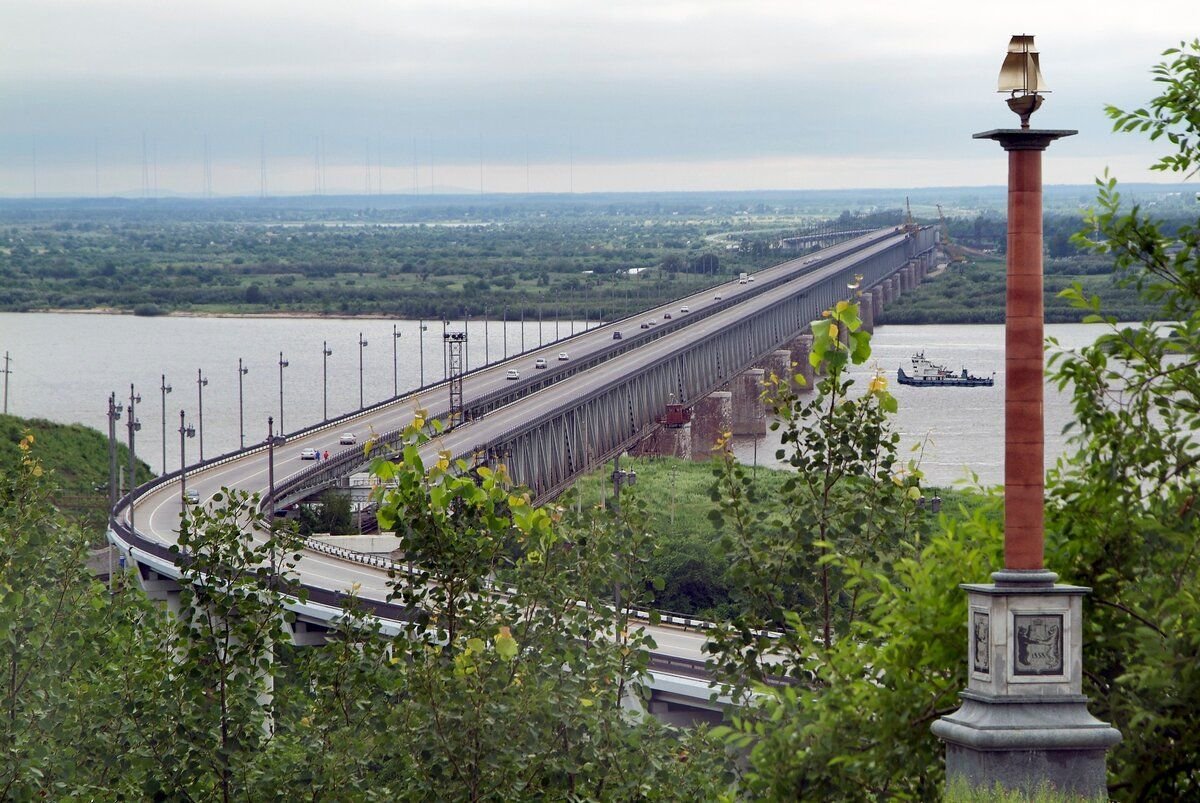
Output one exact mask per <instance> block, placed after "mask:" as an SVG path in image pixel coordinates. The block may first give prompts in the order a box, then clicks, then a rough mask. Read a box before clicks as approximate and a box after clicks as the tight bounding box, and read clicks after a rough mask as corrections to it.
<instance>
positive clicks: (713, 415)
mask: <svg viewBox="0 0 1200 803" xmlns="http://www.w3.org/2000/svg"><path fill="white" fill-rule="evenodd" d="M732 431H733V394H732V393H730V392H729V391H727V390H718V391H716V392H715V393H710V394H708V395H707V396H705V397H704V398H703V399H701V400H700V401H698V402H696V406H695V407H693V408H692V459H693V460H698V461H701V462H703V461H706V460H708V459H709V458H710V457H712V451H713V447H714V446H715V445H716V443H717V441H718V440H720V439H721V438H722V437H723V436H724V435H725V433H726V432H732Z"/></svg>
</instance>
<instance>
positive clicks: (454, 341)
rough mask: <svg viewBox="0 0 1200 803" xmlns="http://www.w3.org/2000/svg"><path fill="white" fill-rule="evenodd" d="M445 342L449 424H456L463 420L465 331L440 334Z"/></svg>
mask: <svg viewBox="0 0 1200 803" xmlns="http://www.w3.org/2000/svg"><path fill="white" fill-rule="evenodd" d="M442 338H443V339H444V340H445V342H446V364H447V365H448V366H449V371H448V373H449V375H450V416H449V418H450V426H452V427H453V426H457V425H458V424H461V423H463V421H464V420H465V418H464V414H463V374H464V373H465V371H464V370H463V349H464V347H465V346H466V343H467V333H466V332H446V334H444V335H442Z"/></svg>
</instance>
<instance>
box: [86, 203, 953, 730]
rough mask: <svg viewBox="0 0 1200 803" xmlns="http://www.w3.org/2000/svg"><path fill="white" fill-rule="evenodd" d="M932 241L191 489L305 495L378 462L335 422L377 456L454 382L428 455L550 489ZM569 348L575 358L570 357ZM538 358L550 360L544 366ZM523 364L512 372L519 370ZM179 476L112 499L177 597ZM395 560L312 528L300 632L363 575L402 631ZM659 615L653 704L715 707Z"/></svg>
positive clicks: (432, 390) (701, 666)
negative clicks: (392, 584)
mask: <svg viewBox="0 0 1200 803" xmlns="http://www.w3.org/2000/svg"><path fill="white" fill-rule="evenodd" d="M935 244H936V234H935V232H934V231H933V230H932V229H930V228H916V227H912V228H903V227H901V228H894V229H883V230H878V231H873V232H870V233H867V234H864V235H861V236H858V237H855V238H853V239H851V240H848V241H846V242H843V243H840V244H838V245H836V246H833V247H830V248H827V249H825V250H823V251H820V252H817V253H815V254H811V255H808V256H804V257H800V258H797V259H794V260H790V261H787V262H784V263H782V264H780V265H777V266H775V267H772V268H769V269H766V270H763V271H760V272H758V273H756V274H754V275H753V279H752V280H751V278H750V277H747V278H746V279H745V280H737V279H735V280H733V281H731V282H727V283H725V284H723V285H719V286H717V287H714V288H710V289H709V290H706V291H704V292H700V293H695V294H693V295H691V296H688V297H686V298H681V299H678V300H676V301H674V302H671V303H669V304H664V305H662V306H660V307H657V308H655V309H651V310H647V311H645V312H641V313H638V314H636V315H633V316H630V317H628V318H625V319H622V320H619V321H613V322H610V323H607V324H604V325H602V326H600V327H598V328H595V329H591V330H589V331H587V332H584V333H581V334H578V335H575V336H572V337H569V338H565V339H563V340H561V341H558V342H556V343H553V344H550V345H549V346H546V347H544V348H542V349H535V350H531V351H529V352H526V353H523V354H521V355H518V356H516V357H512V358H510V359H508V360H505V361H503V362H499V363H495V364H492V365H488V366H485V367H483V368H479V369H475V370H473V371H471V372H470V373H468V374H465V375H463V376H461V377H459V378H457V379H455V378H453V377H452V379H451V382H450V383H440V384H437V385H434V386H431V387H427V388H422V389H420V390H418V391H416V392H413V393H409V394H405V395H402V396H400V397H397V398H395V399H391V400H389V401H387V402H384V403H381V404H378V405H375V406H373V407H371V408H368V409H366V410H363V411H359V412H356V413H353V414H351V415H348V416H344V417H342V418H339V419H335V420H333V421H329V422H323V423H321V424H319V425H316V426H313V427H309V428H306V429H303V430H300V431H299V432H295V433H292V434H290V435H289V436H288V437H287V440H286V442H285V443H284V444H282V445H279V446H277V447H275V449H274V465H273V466H268V465H267V457H268V455H267V453H268V449H267V447H266V446H265V445H257V446H253V447H251V448H248V449H245V450H240V451H236V452H233V453H230V454H227V455H222V456H220V457H217V458H213V459H210V460H208V461H205V462H203V463H201V464H199V465H195V466H191V467H189V468H188V469H187V471H186V474H187V477H186V480H187V487H188V488H189V489H190V490H194V491H196V492H197V493H198V494H199V496H200V499H201V500H206V499H209V498H211V496H212V495H213V494H214V493H215V492H216V491H217V490H218V489H219V488H221V487H223V486H228V487H236V488H240V489H243V490H246V491H251V492H258V493H260V494H261V495H262V497H263V499H264V501H263V504H264V506H269V507H268V509H273V508H276V507H280V506H287V505H290V504H292V503H295V502H298V501H300V500H303V499H306V498H309V497H311V496H313V495H314V494H316V493H318V492H320V491H321V490H322V489H324V488H326V487H329V486H331V485H334V484H336V483H338V482H340V481H344V479H345V478H346V477H348V476H349V475H351V474H353V473H355V472H357V471H360V470H362V469H363V468H364V467H365V465H366V464H367V463H368V462H369V459H368V457H367V456H364V454H363V450H362V447H361V446H342V445H340V444H339V443H338V441H339V435H340V433H343V432H346V431H353V432H356V433H358V434H359V436H360V438H362V439H365V438H366V437H367V435H368V434H369V433H370V434H372V435H373V438H374V441H375V443H376V446H375V450H376V453H384V452H386V450H387V448H388V447H389V446H390V445H392V444H394V443H396V442H397V440H398V439H399V437H400V433H401V432H402V431H403V429H404V428H405V427H406V426H407V425H408V424H409V423H411V421H412V418H413V411H414V409H416V408H422V409H425V410H427V411H428V413H429V416H430V417H431V418H443V419H446V418H449V416H450V414H451V412H452V410H451V393H450V389H449V387H448V386H450V385H452V384H453V383H454V382H457V383H458V387H457V397H456V399H455V407H456V409H455V410H454V411H453V412H455V413H456V414H457V416H456V419H455V420H456V421H457V422H458V423H457V424H456V425H455V426H453V427H451V428H450V429H449V430H448V431H446V432H445V433H443V434H442V435H440V436H439V437H436V438H434V439H433V440H431V441H430V442H429V443H428V444H426V446H425V447H424V455H423V457H432V456H434V455H436V454H437V453H438V452H441V451H449V452H450V453H451V454H452V455H453V456H454V457H456V458H459V457H461V458H465V459H467V460H468V461H470V462H471V463H474V464H482V463H494V462H503V463H505V464H506V465H507V466H508V469H509V473H510V475H511V476H512V477H513V479H514V480H515V481H517V482H518V483H521V484H524V485H527V486H528V487H529V488H531V489H532V491H533V493H534V495H535V497H536V498H537V499H538V500H541V501H544V500H547V499H550V498H552V497H553V496H554V495H556V494H557V493H560V492H561V491H562V490H563V489H565V488H566V487H567V486H568V485H569V484H570V483H571V482H572V481H573V479H574V478H575V477H577V476H578V475H579V474H581V473H582V472H584V471H586V470H588V469H589V468H591V467H594V466H596V465H598V464H600V463H602V462H604V461H606V460H608V459H610V458H611V457H612V456H614V455H617V454H620V453H621V452H622V451H623V450H625V449H628V448H630V447H631V446H632V445H633V444H635V443H637V442H638V441H641V440H643V439H645V438H647V437H648V436H650V435H651V434H652V433H653V431H654V430H655V429H656V428H657V427H658V424H657V419H658V417H660V416H661V415H662V414H663V412H664V410H665V409H666V405H667V404H668V403H672V402H673V403H676V404H683V405H685V406H689V407H696V408H697V409H699V408H700V407H702V406H703V404H704V403H705V400H706V398H709V396H710V394H712V393H714V391H718V390H720V389H721V388H723V387H730V386H736V385H737V384H738V383H739V381H740V382H741V384H742V385H743V386H746V385H747V383H746V382H745V380H744V377H745V376H746V375H747V372H750V375H751V376H753V369H754V368H755V366H758V365H763V364H768V365H769V364H771V362H770V361H771V359H772V356H773V355H775V354H777V353H778V352H779V350H780V349H781V348H784V347H789V346H790V348H791V350H790V351H789V352H788V354H790V355H791V356H792V357H793V358H795V359H794V361H795V362H796V363H800V364H803V363H804V362H805V359H804V357H805V356H806V349H807V340H806V338H805V336H804V332H805V330H806V328H807V327H808V325H809V323H810V322H811V321H812V320H814V319H816V318H818V317H819V316H820V313H821V311H822V310H824V309H827V308H829V307H830V306H832V305H833V304H834V303H836V302H837V301H838V300H841V299H844V298H847V297H848V296H849V295H850V293H851V291H850V290H849V289H848V285H849V284H852V283H855V284H858V285H859V286H860V287H861V288H863V289H864V292H863V295H862V298H861V306H862V309H863V317H864V322H865V323H868V324H869V322H870V321H871V320H873V318H874V315H875V314H877V312H878V311H879V310H880V309H881V308H882V304H885V303H890V302H891V301H892V300H893V299H894V298H895V297H897V296H898V295H899V294H900V293H902V292H904V291H907V290H908V289H911V288H912V287H913V286H915V285H916V284H917V283H919V281H920V279H921V277H922V276H923V275H924V273H925V272H926V271H927V270H928V269H929V268H930V267H931V266H932V252H933V249H934V246H935ZM858 277H861V278H858ZM651 321H653V322H654V323H653V325H651ZM643 325H644V327H643ZM618 332H619V333H620V337H619V338H617V337H615V336H614V335H615V333H618ZM559 352H566V353H567V355H568V359H566V360H559V359H558V358H557V357H558V354H559ZM539 359H542V360H545V361H546V366H547V367H546V368H536V367H535V364H536V362H535V361H537V360H539ZM512 371H515V372H517V374H518V378H517V379H512V378H509V377H510V376H511V374H510V372H512ZM749 387H750V391H751V392H750V393H748V394H747V393H744V394H742V395H743V396H744V397H747V398H745V399H743V401H745V402H747V403H753V402H755V401H757V393H756V390H757V388H756V387H754V383H749ZM709 445H711V444H709ZM307 448H313V449H317V450H318V451H322V452H323V451H326V450H328V451H329V452H330V454H331V458H330V459H329V460H326V461H320V462H317V463H310V462H301V461H300V459H299V458H300V452H301V450H302V449H307ZM270 475H273V476H274V478H275V484H274V495H273V496H271V495H270V494H269V493H268V491H269V490H270V489H269V479H268V478H269V476H270ZM180 480H181V472H173V473H171V474H167V475H164V476H162V477H159V478H157V479H155V480H153V481H151V482H149V483H146V484H145V485H143V486H140V487H138V488H136V489H134V491H133V492H132V493H131V494H130V495H128V496H126V497H124V498H123V499H121V500H120V502H119V503H118V504H117V506H116V507H115V508H114V510H113V516H112V518H111V520H110V525H109V533H108V536H109V539H110V541H111V542H112V543H113V544H114V545H115V546H117V548H118V549H119V550H120V551H121V552H122V554H123V555H124V556H125V559H126V562H127V564H128V565H129V566H130V567H131V568H132V569H134V570H136V572H137V576H138V578H139V580H140V582H141V584H142V586H143V588H144V589H145V590H146V592H147V593H148V594H149V595H150V596H152V597H154V598H157V599H160V600H162V601H164V602H165V603H166V604H167V606H168V607H169V608H170V607H172V606H174V605H175V604H177V602H178V595H179V587H178V584H177V582H176V581H177V580H178V578H179V576H180V571H179V568H178V567H177V566H176V565H175V558H174V557H173V556H172V554H171V552H170V546H171V544H172V543H173V542H174V540H175V538H176V534H177V530H178V523H179V515H180V512H181V510H182V498H181V497H182V495H181V493H180ZM390 568H392V562H391V561H390V560H389V559H388V558H386V557H383V556H380V555H371V554H365V553H361V552H356V551H354V550H350V549H346V548H344V547H340V546H335V545H331V544H329V543H326V542H324V541H319V540H316V539H309V540H308V541H307V542H306V549H305V550H304V552H303V555H302V557H301V559H300V561H299V562H298V564H297V566H296V572H297V575H298V579H299V581H300V583H301V584H302V586H303V587H305V588H306V590H307V593H308V599H307V601H306V602H300V601H299V600H294V601H292V602H291V603H290V604H289V607H290V608H291V609H292V610H293V611H294V612H295V613H296V614H297V616H296V622H295V624H294V625H293V633H292V636H293V639H294V640H295V641H296V643H298V644H302V645H315V644H320V643H323V641H324V639H325V634H326V633H328V632H329V630H330V629H331V627H332V625H333V623H334V622H336V621H337V620H338V619H339V618H340V617H341V614H342V610H341V605H342V602H343V601H344V600H345V598H346V595H347V594H348V593H349V591H350V589H351V588H352V587H357V596H358V597H359V599H360V601H361V602H362V604H363V606H364V607H365V608H366V610H367V611H368V612H369V613H371V614H373V615H374V616H376V617H378V619H379V620H380V622H381V625H382V626H383V628H384V630H385V632H392V633H397V632H399V623H400V622H402V621H404V619H405V618H406V612H405V611H404V610H402V609H401V608H400V607H399V606H396V605H394V604H391V603H389V602H387V595H388V590H389V589H388V587H387V572H388V570H389V569H390ZM643 615H644V616H646V617H647V618H648V614H643ZM663 619H664V621H663V623H662V624H660V625H656V626H650V625H649V624H647V625H646V626H647V629H648V631H649V633H650V635H652V636H653V638H654V640H655V642H656V643H657V648H656V649H655V650H654V652H653V653H652V655H651V669H652V677H651V682H650V684H649V685H650V686H651V688H652V690H653V694H654V702H652V707H653V706H658V708H657V710H655V713H656V715H659V716H662V717H663V718H666V719H671V718H672V717H676V718H682V719H688V718H694V717H695V716H697V715H699V716H709V717H718V718H719V716H720V704H719V703H714V702H712V701H710V700H709V695H710V694H711V689H710V688H709V687H708V677H707V674H706V671H705V660H704V654H703V651H702V648H703V645H704V643H705V640H706V639H705V636H704V629H705V626H706V623H703V622H697V621H690V620H686V619H680V618H678V617H663ZM681 711H682V713H681Z"/></svg>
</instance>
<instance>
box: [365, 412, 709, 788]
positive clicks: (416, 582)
mask: <svg viewBox="0 0 1200 803" xmlns="http://www.w3.org/2000/svg"><path fill="white" fill-rule="evenodd" d="M418 418H420V416H418ZM426 440H427V436H426V435H425V434H424V431H423V422H421V421H418V423H417V424H415V425H414V426H413V427H411V428H410V429H409V430H408V432H407V433H406V434H405V436H404V439H403V444H402V446H401V449H400V452H399V454H398V455H397V456H396V458H397V459H398V461H399V462H398V463H393V462H391V461H388V460H383V459H380V460H377V461H376V463H375V464H374V466H373V471H374V472H375V473H376V475H377V476H378V477H379V478H380V480H382V481H383V484H382V485H381V486H380V488H381V489H382V490H381V491H380V492H379V511H378V515H379V517H380V521H381V522H383V523H384V524H385V526H389V527H394V528H395V530H396V532H397V535H398V536H399V537H400V539H401V549H402V550H403V551H404V553H405V555H406V557H407V558H408V559H409V560H410V565H411V566H412V569H411V570H410V571H409V572H407V573H401V574H398V575H397V576H396V577H395V579H394V581H393V592H392V595H393V598H394V599H395V600H396V601H399V602H402V603H403V604H405V605H407V606H410V607H412V608H413V609H414V610H420V611H421V612H422V616H420V617H419V618H417V619H415V620H414V621H413V623H412V625H411V626H410V627H409V628H408V633H407V634H406V638H404V639H402V640H400V641H397V642H396V643H395V644H394V645H393V648H392V649H393V656H392V659H391V660H390V661H389V662H388V664H387V665H386V671H387V672H388V673H390V674H391V678H390V680H386V681H385V682H384V684H383V685H382V688H394V687H397V686H400V687H402V688H403V694H402V695H398V696H397V698H396V699H395V700H394V701H393V704H392V709H391V711H390V713H389V714H388V725H387V730H388V732H389V733H391V734H392V735H393V736H392V740H393V744H392V745H391V747H390V749H391V750H395V751H399V752H400V753H401V754H402V755H401V756H400V757H399V758H398V759H397V763H398V764H399V765H400V766H404V767H406V768H407V770H408V772H407V775H406V776H405V777H404V778H398V779H397V780H396V782H395V783H396V785H395V786H392V787H391V788H392V790H393V791H394V792H395V793H397V794H399V795H400V796H402V797H410V796H413V790H418V789H437V790H438V792H437V794H438V796H439V797H446V798H451V799H480V798H489V799H512V798H525V797H533V796H539V797H540V796H543V795H549V796H551V797H559V796H572V797H576V796H577V797H581V798H628V797H636V796H640V795H642V794H647V793H649V794H664V793H665V794H666V795H667V796H669V797H680V798H687V797H689V796H693V795H694V796H698V797H705V796H711V793H712V790H713V784H714V783H715V782H716V781H717V780H718V779H719V778H720V772H721V770H720V766H721V761H722V760H723V759H722V757H721V754H720V751H714V750H713V749H712V748H711V747H705V746H704V744H705V743H704V736H703V735H702V734H697V735H696V736H694V737H692V738H689V739H686V740H684V741H683V743H682V744H681V743H680V742H679V741H677V740H676V738H675V737H673V736H668V735H667V734H666V733H665V732H664V731H663V730H662V728H660V727H659V726H658V725H657V724H655V723H654V722H653V721H650V720H647V721H636V720H631V719H630V718H629V717H628V716H627V714H626V713H625V711H624V708H623V705H624V704H625V703H627V702H628V701H629V699H630V698H631V697H633V698H636V697H637V696H638V695H639V693H640V692H639V682H640V680H641V678H642V676H643V673H644V672H645V669H646V661H647V654H646V648H647V647H648V646H650V644H651V642H650V640H649V638H648V637H647V635H646V634H645V632H644V630H643V629H642V628H640V627H635V626H631V625H629V624H628V623H627V621H628V614H629V610H630V607H631V606H633V605H637V604H639V603H644V601H645V595H644V592H643V591H642V589H644V588H645V587H646V586H647V583H646V581H645V577H644V571H645V566H646V561H647V556H648V553H649V551H650V550H651V548H652V545H651V543H650V539H649V536H648V534H647V533H646V531H645V527H644V521H645V513H644V510H642V508H641V507H640V506H639V505H637V504H630V505H627V506H623V507H622V511H621V514H620V515H619V516H618V517H616V518H615V519H609V518H608V517H603V516H598V515H597V511H595V510H591V509H589V510H588V511H586V513H581V514H572V513H571V512H570V511H568V510H566V509H564V508H557V507H556V508H534V507H532V506H531V505H530V504H529V497H528V492H527V491H525V490H523V489H514V488H512V487H510V483H509V481H508V479H507V474H506V472H505V471H504V469H503V467H498V468H496V469H495V470H493V469H490V468H487V467H480V468H477V469H475V470H474V472H468V471H467V470H466V469H467V466H466V465H465V464H461V463H459V464H452V463H451V462H450V461H449V460H448V458H447V457H446V456H445V455H441V456H439V457H438V458H437V459H436V460H435V461H434V462H433V463H432V465H428V466H426V464H425V462H424V461H423V460H422V458H421V456H420V447H421V445H422V444H423V443H424V442H426ZM691 742H695V748H696V749H697V752H696V753H695V755H692V754H691V752H690V751H691V750H692V749H694V748H693V747H690V746H689V743H691ZM684 756H688V758H687V759H686V760H681V758H683V757H684ZM666 790H670V791H666Z"/></svg>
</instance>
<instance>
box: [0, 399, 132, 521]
mask: <svg viewBox="0 0 1200 803" xmlns="http://www.w3.org/2000/svg"><path fill="white" fill-rule="evenodd" d="M26 433H29V434H32V435H33V438H34V442H33V454H34V456H35V457H36V458H37V459H38V460H40V461H41V463H42V467H43V468H44V469H45V470H46V472H47V474H48V475H49V477H50V483H51V486H52V487H53V488H54V502H55V504H56V505H57V506H58V508H59V509H60V510H61V511H62V512H63V513H65V514H67V516H69V517H70V518H71V519H72V520H73V521H75V522H78V523H79V524H80V525H81V526H82V527H84V528H85V529H87V530H88V531H89V532H91V533H94V534H95V535H96V537H97V538H99V537H100V536H101V534H102V533H103V532H104V527H105V522H106V520H107V514H106V510H105V508H106V507H107V505H108V500H107V496H108V438H107V437H106V436H105V435H103V434H102V433H100V432H97V431H96V430H94V429H90V428H88V427H85V426H82V425H80V424H55V423H53V422H51V421H45V420H43V419H40V418H18V417H16V416H11V415H0V473H2V474H8V473H9V472H11V471H13V469H15V467H16V466H17V465H18V462H19V460H20V451H19V450H18V449H17V443H18V442H19V441H20V440H21V438H22V437H24V436H25V434H26ZM118 449H119V457H118V460H119V464H120V465H123V466H128V465H129V450H128V449H127V448H125V447H124V446H118ZM137 473H138V482H145V481H146V480H148V479H150V478H152V477H153V476H154V474H153V473H152V472H151V471H150V467H149V466H147V465H146V464H145V463H143V462H141V461H138V467H137Z"/></svg>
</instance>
